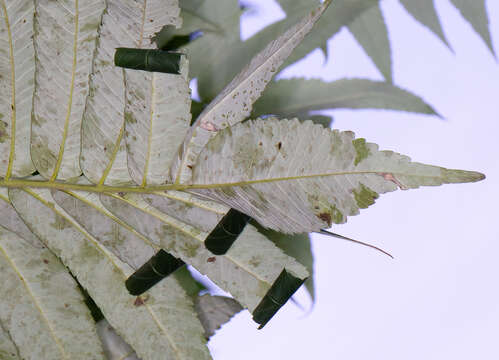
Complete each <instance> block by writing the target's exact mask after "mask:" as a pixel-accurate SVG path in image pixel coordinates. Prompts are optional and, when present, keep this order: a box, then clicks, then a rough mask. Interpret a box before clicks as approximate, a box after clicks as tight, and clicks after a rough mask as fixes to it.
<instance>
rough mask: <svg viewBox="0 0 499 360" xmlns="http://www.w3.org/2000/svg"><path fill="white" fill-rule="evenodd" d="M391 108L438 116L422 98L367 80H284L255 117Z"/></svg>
mask: <svg viewBox="0 0 499 360" xmlns="http://www.w3.org/2000/svg"><path fill="white" fill-rule="evenodd" d="M341 108H344V109H345V108H346V109H363V108H376V109H392V110H401V111H408V112H416V113H422V114H429V115H437V113H436V112H435V111H434V110H433V109H432V108H431V106H430V105H428V104H426V103H425V102H424V101H423V100H422V99H421V98H420V97H418V96H416V95H413V94H411V93H410V92H408V91H406V90H404V89H401V88H399V87H397V86H394V85H391V84H389V83H386V82H381V81H372V80H367V79H340V80H336V81H332V82H325V81H323V80H320V79H298V78H295V79H281V80H278V81H276V82H274V83H272V84H270V85H269V88H268V89H267V90H266V92H265V96H263V97H262V98H260V99H259V100H258V101H257V102H256V103H255V107H254V109H253V115H254V116H255V117H256V116H261V115H269V114H273V115H278V116H281V117H295V116H296V117H300V118H303V119H306V118H308V116H310V115H309V113H310V112H311V111H314V110H324V109H341Z"/></svg>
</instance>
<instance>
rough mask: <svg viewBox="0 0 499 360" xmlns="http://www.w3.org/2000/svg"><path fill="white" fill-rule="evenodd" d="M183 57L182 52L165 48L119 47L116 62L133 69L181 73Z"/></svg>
mask: <svg viewBox="0 0 499 360" xmlns="http://www.w3.org/2000/svg"><path fill="white" fill-rule="evenodd" d="M181 58H182V54H181V53H175V52H169V51H164V50H157V49H133V48H117V49H116V52H115V53H114V64H115V65H116V66H119V67H123V68H127V69H133V70H145V71H152V72H161V73H168V74H180V60H181Z"/></svg>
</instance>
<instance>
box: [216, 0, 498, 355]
mask: <svg viewBox="0 0 499 360" xmlns="http://www.w3.org/2000/svg"><path fill="white" fill-rule="evenodd" d="M469 1H473V0H469ZM244 2H245V3H246V4H253V5H254V10H253V11H252V12H249V13H248V14H247V15H246V16H244V19H243V25H242V33H243V36H246V37H247V36H249V34H251V33H253V32H255V31H257V30H258V29H259V28H261V27H262V26H263V25H265V24H268V23H270V22H273V21H275V20H276V19H279V18H282V17H283V16H284V15H283V13H282V11H281V10H280V9H279V7H278V6H277V5H276V4H275V3H274V2H273V1H270V0H245V1H244ZM435 2H436V3H437V10H438V13H439V15H440V18H441V21H442V24H443V28H444V32H445V34H446V36H447V39H448V41H449V42H450V44H451V46H452V48H453V51H454V53H452V52H451V51H449V49H448V48H447V47H445V45H444V44H443V43H441V42H440V40H439V39H438V38H437V37H436V36H434V35H433V34H431V33H430V32H429V31H428V30H427V29H425V28H423V27H422V26H421V25H420V24H419V23H417V22H415V21H414V20H413V18H412V17H411V16H410V15H409V14H407V13H406V12H405V10H404V9H403V8H402V6H401V5H400V4H399V3H398V1H395V0H385V1H383V2H382V10H383V12H384V14H385V15H386V20H387V25H388V28H389V32H390V40H391V43H392V51H393V53H392V60H393V63H394V82H395V84H396V85H398V86H401V87H403V88H405V89H407V90H410V91H412V92H414V93H416V94H418V95H420V96H422V97H423V98H424V99H425V100H426V101H427V102H428V103H429V104H430V105H432V106H433V107H434V108H435V109H436V110H437V111H438V112H439V113H440V114H442V116H443V117H444V118H445V120H442V119H439V118H437V117H432V116H423V115H414V114H408V113H403V112H396V111H375V110H362V111H346V110H341V111H333V112H332V114H333V115H334V123H333V127H334V128H338V129H341V130H352V131H354V132H355V133H356V135H357V136H361V137H365V138H366V139H367V140H368V141H370V142H375V143H378V144H379V145H380V148H381V149H390V150H395V151H397V152H401V153H403V154H406V155H409V156H411V158H412V159H413V160H415V161H419V162H424V163H429V164H434V165H441V166H445V167H449V168H460V169H467V170H476V171H481V172H483V173H485V174H486V175H487V179H486V180H485V181H482V182H480V183H475V184H465V185H446V186H443V187H435V188H429V187H427V188H420V189H417V190H410V191H397V192H394V193H390V194H385V195H383V196H381V198H380V199H378V201H377V203H376V204H375V205H373V206H371V207H370V208H369V209H366V210H362V211H361V215H359V216H356V217H350V218H349V220H348V223H347V224H345V225H341V226H337V227H335V228H334V231H336V232H338V233H341V234H343V235H346V236H350V237H353V238H356V239H359V240H362V241H367V242H371V243H373V244H376V245H378V246H381V247H383V248H384V249H385V250H388V251H390V252H391V253H392V254H393V255H394V256H395V260H391V259H389V258H388V257H385V256H383V255H381V254H379V253H377V252H374V251H372V250H370V249H367V248H364V247H360V246H357V245H353V244H351V243H348V242H343V241H341V240H336V239H332V238H327V237H323V236H319V235H316V236H314V237H313V251H314V254H315V256H316V263H315V274H314V276H315V281H316V294H317V301H316V304H315V306H314V308H313V310H312V311H311V312H310V313H307V312H304V311H302V310H300V309H299V308H298V307H297V306H295V305H294V304H292V303H290V302H288V304H287V305H286V306H284V307H283V308H282V309H281V310H280V312H279V313H278V314H277V315H276V316H275V317H274V318H273V319H272V320H271V321H270V323H269V324H268V325H267V326H266V327H265V328H264V329H263V330H260V331H259V330H257V324H255V323H254V322H253V321H252V320H251V316H250V314H249V313H248V312H246V311H245V312H242V313H241V314H239V315H237V316H236V317H235V318H234V319H233V320H232V321H231V322H230V323H229V324H227V325H225V326H224V327H223V329H221V330H219V331H218V332H217V334H216V335H215V336H214V337H213V338H212V340H211V341H210V343H209V346H210V349H211V352H212V354H213V357H214V358H215V359H216V360H225V359H231V360H233V359H236V360H245V359H248V360H249V359H251V360H254V359H341V360H365V359H374V360H377V359H383V360H392V359H393V360H395V359H396V360H420V359H425V360H433V359H435V360H436V359H439V360H440V359H452V360H461V359H463V360H464V359H466V360H468V359H480V360H489V359H490V360H497V359H499V341H498V334H499V291H498V289H497V276H498V273H499V227H498V223H499V221H498V215H497V207H498V205H499V181H498V180H499V150H498V141H497V140H498V138H499V136H498V133H499V116H498V114H499V97H498V94H499V64H498V63H497V62H496V60H495V59H494V57H493V56H492V55H491V54H490V52H489V51H488V49H487V48H486V46H485V44H484V43H483V42H482V40H481V39H480V38H479V37H478V36H477V35H476V34H475V33H474V32H473V30H472V29H471V27H470V25H469V24H468V23H467V22H466V21H465V20H464V19H463V18H462V17H461V16H460V14H459V12H458V11H457V10H456V9H455V8H454V7H453V6H452V5H451V4H450V2H449V1H448V0H435ZM487 7H488V12H489V19H490V20H491V32H492V37H493V41H494V46H495V49H496V51H497V52H499V1H497V0H488V1H487ZM328 48H329V51H330V54H331V56H330V59H329V60H328V61H327V63H324V57H323V56H322V54H321V53H320V52H319V51H316V52H314V53H313V54H312V55H311V56H309V57H308V58H307V59H305V60H304V61H301V62H300V63H299V64H298V65H297V66H295V67H294V68H293V69H289V70H287V71H285V72H284V73H283V74H281V76H284V77H291V76H305V77H321V78H323V79H325V80H334V79H339V78H342V77H365V78H369V79H376V80H381V79H382V77H381V75H380V74H379V72H378V71H377V70H376V68H375V67H374V65H373V64H372V63H371V61H370V59H369V58H368V57H367V56H366V55H365V54H364V52H363V50H362V49H361V48H360V47H359V45H357V44H356V42H355V41H354V39H353V37H352V36H351V35H350V33H349V32H348V31H346V30H343V31H342V32H341V33H340V34H339V35H338V36H336V37H335V38H334V39H332V40H330V41H329V43H328ZM297 298H298V300H299V301H300V302H301V303H303V304H304V305H305V306H307V307H309V306H310V302H309V300H308V298H307V296H306V294H305V292H304V291H303V290H299V292H298V295H297Z"/></svg>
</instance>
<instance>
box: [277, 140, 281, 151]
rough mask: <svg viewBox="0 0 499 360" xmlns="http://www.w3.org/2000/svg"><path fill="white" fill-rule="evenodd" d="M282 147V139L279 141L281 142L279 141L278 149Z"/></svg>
mask: <svg viewBox="0 0 499 360" xmlns="http://www.w3.org/2000/svg"><path fill="white" fill-rule="evenodd" d="M281 147H282V142H280V141H279V142H278V143H277V149H278V150H281Z"/></svg>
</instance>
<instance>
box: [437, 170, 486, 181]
mask: <svg viewBox="0 0 499 360" xmlns="http://www.w3.org/2000/svg"><path fill="white" fill-rule="evenodd" d="M442 176H443V178H444V181H445V182H446V183H467V182H477V181H482V180H484V179H485V175H484V174H482V173H479V172H476V171H466V170H454V169H442Z"/></svg>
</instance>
